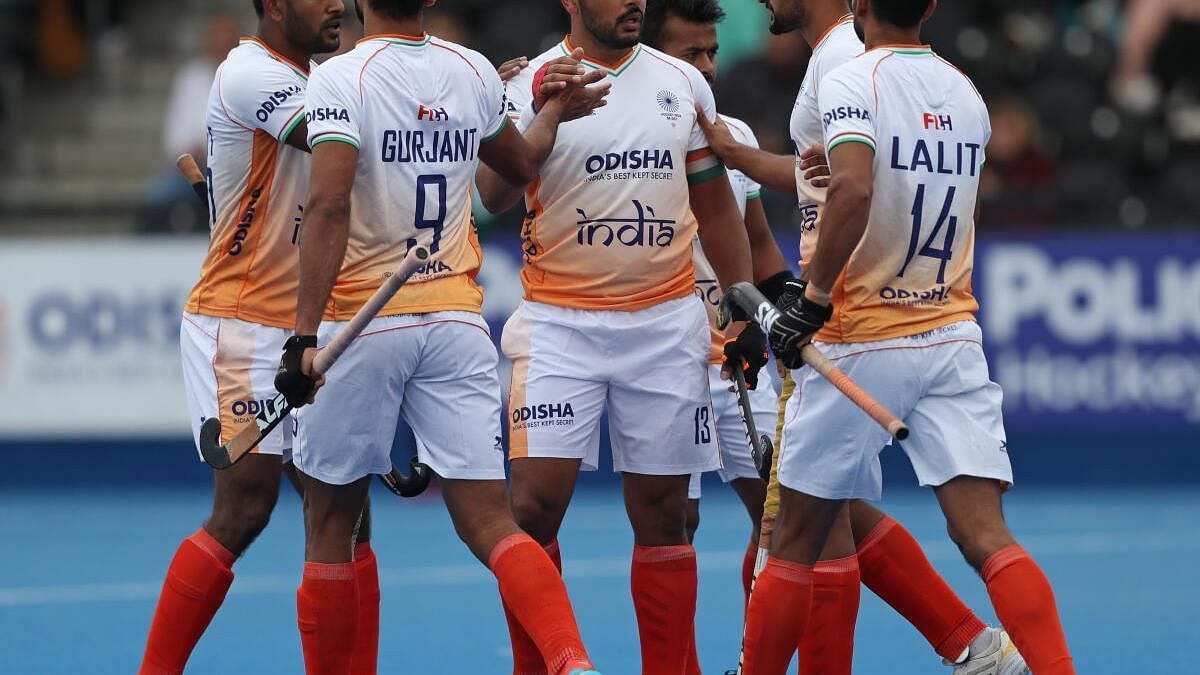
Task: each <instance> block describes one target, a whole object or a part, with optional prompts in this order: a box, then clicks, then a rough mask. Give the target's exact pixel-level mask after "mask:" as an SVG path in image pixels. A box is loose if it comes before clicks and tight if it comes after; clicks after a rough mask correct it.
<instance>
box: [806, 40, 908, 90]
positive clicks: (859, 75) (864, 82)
mask: <svg viewBox="0 0 1200 675" xmlns="http://www.w3.org/2000/svg"><path fill="white" fill-rule="evenodd" d="M890 55H891V52H887V51H885V50H881V49H873V50H871V51H867V52H863V53H861V54H859V55H858V56H856V57H854V58H852V59H850V60H848V61H846V62H845V63H840V64H838V65H836V66H834V67H833V68H831V69H830V70H829V71H828V72H827V73H826V74H825V77H824V78H823V79H822V80H821V85H822V87H827V86H828V85H829V84H830V83H831V82H838V83H841V84H845V85H849V86H858V87H868V88H870V86H871V80H872V78H874V76H875V72H876V66H878V65H879V62H880V61H882V60H884V59H886V58H887V57H888V56H890Z"/></svg>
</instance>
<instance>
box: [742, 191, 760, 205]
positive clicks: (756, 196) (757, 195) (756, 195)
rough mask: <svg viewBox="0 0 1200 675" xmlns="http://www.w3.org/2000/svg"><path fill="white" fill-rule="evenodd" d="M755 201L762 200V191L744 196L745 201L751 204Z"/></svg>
mask: <svg viewBox="0 0 1200 675" xmlns="http://www.w3.org/2000/svg"><path fill="white" fill-rule="evenodd" d="M755 199H762V190H755V191H754V192H751V193H750V194H748V195H746V201H748V202H752V201H754V200H755Z"/></svg>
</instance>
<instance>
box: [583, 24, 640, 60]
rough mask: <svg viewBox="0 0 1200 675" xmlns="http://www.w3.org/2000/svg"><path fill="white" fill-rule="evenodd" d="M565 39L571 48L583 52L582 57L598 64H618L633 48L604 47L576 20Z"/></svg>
mask: <svg viewBox="0 0 1200 675" xmlns="http://www.w3.org/2000/svg"><path fill="white" fill-rule="evenodd" d="M567 39H568V40H570V42H571V47H579V48H580V49H582V50H583V55H584V56H586V57H587V58H589V59H591V60H592V61H599V62H600V63H607V64H617V63H620V62H621V60H622V59H624V58H625V57H626V56H628V55H629V52H631V51H633V47H622V48H620V49H613V48H611V47H606V46H604V45H603V44H602V43H601V42H600V41H599V40H597V39H596V36H594V35H592V33H591V31H589V30H588V29H587V28H585V27H584V26H583V24H582V22H579V21H578V19H576V20H575V22H572V25H571V34H570V35H569V36H567Z"/></svg>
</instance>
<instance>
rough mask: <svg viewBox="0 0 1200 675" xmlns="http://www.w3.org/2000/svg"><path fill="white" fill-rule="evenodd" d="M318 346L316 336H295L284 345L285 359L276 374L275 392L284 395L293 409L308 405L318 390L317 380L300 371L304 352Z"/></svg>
mask: <svg viewBox="0 0 1200 675" xmlns="http://www.w3.org/2000/svg"><path fill="white" fill-rule="evenodd" d="M316 346H317V336H316V335H293V336H292V337H290V338H288V340H287V342H285V343H283V358H281V359H279V370H278V371H277V372H276V373H275V390H276V391H278V392H279V393H281V394H283V397H284V398H286V399H287V402H288V405H290V406H292V407H293V408H299V407H300V406H302V405H304V404H305V403H308V398H309V397H310V396H312V393H313V390H314V389H316V388H317V381H316V379H315V378H312V377H309V376H308V375H305V374H304V373H303V372H302V371H301V370H300V359H301V357H303V356H304V350H305V349H315V348H316Z"/></svg>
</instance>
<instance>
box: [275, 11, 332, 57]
mask: <svg viewBox="0 0 1200 675" xmlns="http://www.w3.org/2000/svg"><path fill="white" fill-rule="evenodd" d="M333 23H334V22H333V21H325V22H322V23H321V25H319V26H317V28H316V30H313V28H312V27H311V26H310V25H309V24H308V23H307V22H305V20H304V19H303V18H301V17H300V15H298V14H297V13H296V12H295V10H293V9H290V8H289V11H286V12H285V13H284V15H283V32H284V34H285V35H287V37H288V41H289V42H291V43H292V44H295V45H298V46H300V47H301V48H302V49H304V51H306V52H308V53H309V54H328V53H329V52H334V51H337V49H338V47H339V46H341V44H342V36H341V30H340V28H339V30H338V31H337V34H336V36H335V37H334V38H332V39H330V38H326V37H325V31H326V29H327V28H330V27H331V26H332V24H333ZM337 23H338V24H339V26H340V24H341V19H340V18H339V19H337Z"/></svg>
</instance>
